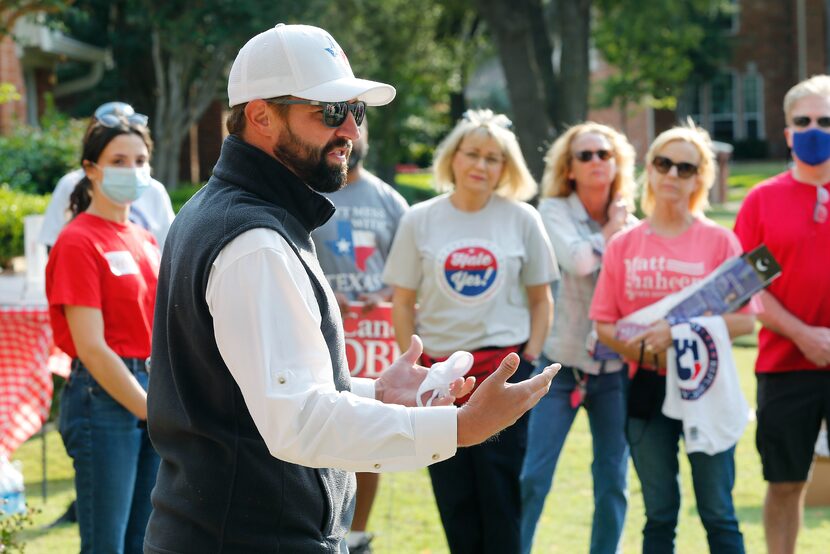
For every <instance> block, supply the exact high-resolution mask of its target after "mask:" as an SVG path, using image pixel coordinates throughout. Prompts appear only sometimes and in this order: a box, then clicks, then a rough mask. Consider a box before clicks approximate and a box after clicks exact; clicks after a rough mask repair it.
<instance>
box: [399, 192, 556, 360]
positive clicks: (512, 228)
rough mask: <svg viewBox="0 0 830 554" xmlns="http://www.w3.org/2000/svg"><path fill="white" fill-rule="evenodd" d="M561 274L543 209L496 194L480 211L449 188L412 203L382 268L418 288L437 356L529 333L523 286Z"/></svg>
mask: <svg viewBox="0 0 830 554" xmlns="http://www.w3.org/2000/svg"><path fill="white" fill-rule="evenodd" d="M558 278H559V270H558V269H557V266H556V259H555V257H554V254H553V249H552V248H551V245H550V241H549V240H548V237H547V234H546V233H545V228H544V226H543V224H542V219H541V218H540V217H539V214H538V212H536V210H534V209H533V207H531V206H530V205H528V204H525V203H522V202H515V201H512V200H507V199H505V198H502V197H500V196H497V195H493V196H492V197H491V198H490V201H489V202H488V203H487V205H486V206H485V207H484V208H482V209H481V210H479V211H477V212H464V211H461V210H458V209H456V208H455V207H454V206H453V205H452V203H451V202H450V200H449V195H448V194H445V195H442V196H438V197H436V198H433V199H431V200H427V201H426V202H422V203H420V204H417V205H416V206H413V207H412V208H411V209H410V210H409V212H407V213H406V214H405V215H404V217H403V219H402V220H401V224H400V226H399V227H398V234H397V235H396V236H395V241H394V243H393V244H392V251H391V252H390V253H389V258H387V260H386V268H385V269H384V272H383V281H384V282H385V283H387V284H389V285H393V286H397V287H402V288H407V289H412V290H417V291H418V302H419V308H418V314H417V322H416V329H417V332H418V334H419V335H420V336H421V339H423V342H424V350H425V351H426V353H427V354H428V355H430V356H434V357H437V356H447V355H449V354H451V353H452V352H454V351H456V350H476V349H479V348H483V347H489V346H497V347H503V346H511V345H515V344H521V343H523V342H525V341H527V339H528V337H529V336H530V311H529V308H528V303H527V291H526V287H528V286H533V285H541V284H548V283H550V282H551V281H554V280H556V279H558Z"/></svg>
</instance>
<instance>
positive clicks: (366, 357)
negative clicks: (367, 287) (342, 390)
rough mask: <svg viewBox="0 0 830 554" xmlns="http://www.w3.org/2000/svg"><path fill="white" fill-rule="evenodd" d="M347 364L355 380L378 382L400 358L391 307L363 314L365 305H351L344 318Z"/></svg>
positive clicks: (384, 303) (380, 306) (380, 305)
mask: <svg viewBox="0 0 830 554" xmlns="http://www.w3.org/2000/svg"><path fill="white" fill-rule="evenodd" d="M343 331H344V332H345V334H346V360H347V361H348V363H349V371H351V374H352V377H369V378H371V379H377V378H378V377H379V376H380V373H381V371H383V370H384V369H386V367H387V366H389V365H390V364H391V363H392V362H394V361H395V360H396V359H398V357H400V355H401V351H400V348H398V343H397V342H395V330H394V329H393V328H392V304H390V303H388V302H382V303H381V304H378V305H377V306H376V307H375V308H374V309H373V310H372V311H369V312H366V313H364V312H363V303H362V302H350V303H349V313H348V314H346V316H345V317H344V318H343Z"/></svg>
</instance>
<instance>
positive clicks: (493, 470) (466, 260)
mask: <svg viewBox="0 0 830 554" xmlns="http://www.w3.org/2000/svg"><path fill="white" fill-rule="evenodd" d="M434 167H435V170H434V171H435V182H436V188H439V190H443V191H446V193H445V194H443V195H441V196H438V197H437V198H433V199H432V200H428V201H426V202H423V203H421V204H417V205H415V206H413V207H412V208H411V209H410V211H409V212H407V214H406V215H404V217H403V219H402V220H401V224H400V226H399V227H398V233H397V235H396V236H395V241H394V242H393V244H392V250H391V252H390V253H389V258H388V259H387V262H386V266H385V269H384V274H383V276H384V279H383V280H384V282H385V283H387V284H389V285H392V286H393V287H394V294H393V322H394V324H395V331H396V336H397V340H398V342H399V344H400V346H401V348H402V349H403V350H406V348H408V347H409V339H410V337H411V335H412V334H413V333H415V332H417V333H418V334H419V335H420V336H421V338H422V339H423V343H424V356H423V360H422V363H423V364H424V365H426V366H429V365H431V364H432V363H434V362H436V361H439V360H442V359H445V358H446V357H447V356H449V355H450V354H452V353H453V352H454V351H456V350H467V351H470V352H472V353H473V356H474V359H475V362H474V365H473V368H472V369H471V370H470V372H469V373H468V375H474V376H475V377H476V381H477V384H480V383H481V382H482V381H483V380H484V379H486V378H487V377H488V376H489V375H490V374H491V373H492V372H493V371H495V370H496V368H497V367H498V365H499V363H500V362H501V360H502V359H503V358H504V357H505V356H506V355H507V354H508V353H509V352H518V353H519V354H520V355H521V356H522V363H521V364H520V367H519V369H518V370H517V372H516V374H515V375H514V376H513V378H511V380H514V379H522V378H526V377H527V376H529V374H530V372H531V371H532V369H533V368H534V365H535V362H536V359H537V358H538V357H539V355H540V354H541V352H542V346H543V343H544V340H545V337H546V336H547V333H548V329H549V327H550V323H551V317H552V311H553V300H552V299H551V294H550V288H549V284H550V283H551V281H554V280H555V279H557V278H558V272H557V269H556V262H555V259H554V256H553V252H552V249H551V246H550V242H549V241H548V238H547V236H546V233H545V230H544V227H543V225H542V220H541V218H540V216H539V214H538V213H537V212H536V211H535V210H534V209H533V208H532V207H530V206H529V205H527V204H525V203H523V202H521V200H526V199H528V198H530V197H532V196H533V194H534V193H535V192H536V183H535V182H534V181H533V178H532V177H531V176H530V173H529V172H528V170H527V167H526V165H525V161H524V158H523V157H522V154H521V151H520V150H519V145H518V142H517V140H516V136H515V135H514V134H513V132H512V131H511V130H510V120H508V119H507V118H506V117H505V116H503V115H495V114H493V112H491V111H490V110H474V111H468V112H467V113H466V114H465V115H464V118H463V119H462V120H460V121H459V122H458V124H457V125H456V126H455V129H453V131H452V132H451V133H450V135H449V136H448V137H447V138H446V139H445V140H444V142H443V143H442V144H441V145H440V146H439V148H438V150H437V152H436V158H435V164H434ZM416 301H417V303H418V309H417V312H416ZM466 400H467V398H466V397H465V398H460V399H459V400H458V401H457V404H458V405H461V404H463V403H464V402H465V401H466ZM525 444H526V422H525V421H524V419H523V420H519V422H517V423H516V424H515V425H513V426H511V427H509V428H507V429H505V430H504V431H503V432H502V433H500V434H499V438H498V440H494V441H489V442H486V443H484V444H480V445H477V446H473V447H469V448H459V449H458V453H457V454H456V455H455V457H453V458H450V459H449V460H446V461H442V462H439V463H436V464H434V465H432V466H430V468H429V471H430V478H431V479H432V485H433V491H434V493H435V499H436V502H437V504H438V509H439V512H440V514H441V521H442V523H443V525H444V531H445V534H446V536H447V542H448V543H449V547H450V551H451V552H454V553H458V552H477V553H479V552H480V553H489V552H492V553H500V554H501V553H504V552H517V551H518V549H519V514H520V494H519V472H520V470H521V466H522V459H523V457H524V449H525Z"/></svg>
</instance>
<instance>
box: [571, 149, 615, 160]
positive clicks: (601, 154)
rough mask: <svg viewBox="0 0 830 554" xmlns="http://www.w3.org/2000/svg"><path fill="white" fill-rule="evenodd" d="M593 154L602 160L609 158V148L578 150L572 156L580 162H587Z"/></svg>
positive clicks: (592, 157) (591, 158)
mask: <svg viewBox="0 0 830 554" xmlns="http://www.w3.org/2000/svg"><path fill="white" fill-rule="evenodd" d="M594 154H596V156H597V158H599V159H600V160H602V161H608V160H609V159H610V158H611V151H610V150H602V149H601V150H580V151H579V152H577V153H576V154H574V158H576V159H577V160H579V161H580V162H582V163H588V162H590V161H591V160H593V159H594Z"/></svg>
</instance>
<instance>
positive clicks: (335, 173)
mask: <svg viewBox="0 0 830 554" xmlns="http://www.w3.org/2000/svg"><path fill="white" fill-rule="evenodd" d="M285 130H286V132H285V133H284V134H283V135H282V137H280V138H281V139H287V140H281V141H280V142H279V143H277V144H276V145H274V150H273V152H274V156H276V158H277V159H278V160H279V161H281V162H282V163H283V164H284V165H286V166H288V168H289V169H291V171H293V172H294V174H295V175H297V177H299V178H300V179H301V180H302V181H303V182H304V183H305V184H307V185H308V186H309V187H311V188H312V189H314V190H316V191H317V192H334V191H336V190H340V189H342V188H343V187H344V186H345V185H346V175H347V173H348V165H347V163H343V164H339V165H331V164H330V163H329V162H328V159H327V158H328V153H329V152H331V151H332V150H334V149H335V148H349V146H351V141H350V140H348V139H345V138H342V137H340V138H334V139H332V140H331V141H329V143H328V144H326V146H325V147H323V148H315V147H313V146H311V145H310V144H308V143H306V142H303V141H302V139H300V137H298V136H297V135H295V134H294V133H293V132H292V131H291V129H290V128H289V127H288V126H286V129H285Z"/></svg>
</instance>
